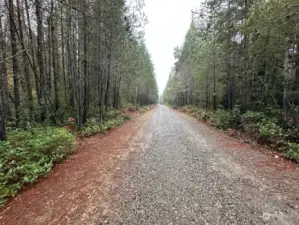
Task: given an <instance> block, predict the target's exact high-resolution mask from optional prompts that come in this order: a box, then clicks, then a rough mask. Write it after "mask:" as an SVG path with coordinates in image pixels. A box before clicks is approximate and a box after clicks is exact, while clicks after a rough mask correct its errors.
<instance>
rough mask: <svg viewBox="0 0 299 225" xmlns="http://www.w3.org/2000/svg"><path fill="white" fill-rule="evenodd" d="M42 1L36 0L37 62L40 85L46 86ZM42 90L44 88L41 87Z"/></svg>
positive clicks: (39, 94) (42, 116) (40, 93)
mask: <svg viewBox="0 0 299 225" xmlns="http://www.w3.org/2000/svg"><path fill="white" fill-rule="evenodd" d="M41 5H42V4H41V0H35V6H36V8H35V10H36V21H37V53H36V57H37V62H38V68H39V74H40V76H39V78H38V79H39V83H40V84H43V85H44V81H45V69H44V51H43V47H44V46H43V43H44V31H43V15H42V10H41V8H40V6H41ZM41 88H42V87H41ZM41 88H40V90H39V93H38V99H40V100H39V101H40V104H42V103H41V99H42V91H41ZM41 119H42V120H44V119H45V111H44V109H42V112H41Z"/></svg>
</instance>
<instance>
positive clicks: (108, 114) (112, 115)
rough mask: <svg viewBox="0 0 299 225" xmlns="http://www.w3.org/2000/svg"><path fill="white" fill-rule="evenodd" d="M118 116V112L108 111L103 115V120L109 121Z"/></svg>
mask: <svg viewBox="0 0 299 225" xmlns="http://www.w3.org/2000/svg"><path fill="white" fill-rule="evenodd" d="M118 116H120V111H119V110H109V111H107V112H106V113H105V114H104V120H111V119H114V118H116V117H118Z"/></svg>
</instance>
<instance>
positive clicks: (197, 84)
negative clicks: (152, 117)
mask: <svg viewBox="0 0 299 225" xmlns="http://www.w3.org/2000/svg"><path fill="white" fill-rule="evenodd" d="M298 24H299V2H298V1H297V0H220V1H218V0H217V1H216V0H205V1H204V3H203V4H202V7H201V8H200V9H199V10H194V11H193V12H192V23H191V25H190V28H189V30H188V32H187V34H186V37H185V42H184V44H183V46H181V47H177V48H176V49H175V51H174V55H175V58H176V60H177V61H176V63H175V66H174V67H173V69H172V72H171V74H170V76H169V80H168V84H167V87H166V89H165V91H164V94H163V101H164V102H165V103H168V104H171V105H176V106H185V105H193V106H197V108H201V109H204V110H205V111H206V113H203V112H200V113H199V114H201V116H199V117H200V118H201V119H210V120H212V123H213V124H214V125H216V126H217V127H220V128H229V127H230V128H237V129H241V130H242V131H249V130H250V133H251V135H253V136H258V138H259V139H262V140H263V142H266V143H271V145H273V146H275V147H277V148H278V149H282V146H283V147H284V149H288V150H289V156H290V158H293V159H297V160H298V161H299V144H298V143H299V137H298V128H299V52H298V44H299V39H298V38H299V25H298ZM213 112H214V113H213ZM195 114H196V113H195ZM212 117H213V118H212ZM290 149H291V150H290Z"/></svg>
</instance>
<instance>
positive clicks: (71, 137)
mask: <svg viewBox="0 0 299 225" xmlns="http://www.w3.org/2000/svg"><path fill="white" fill-rule="evenodd" d="M143 6H144V4H143V3H142V2H139V1H130V2H127V1H123V0H117V1H113V3H111V2H110V1H109V2H108V1H99V0H96V1H92V2H91V1H88V0H79V1H68V2H64V1H60V0H49V1H39V0H36V1H28V0H24V1H19V0H7V1H6V0H5V1H4V0H0V204H3V203H4V202H5V201H6V200H7V199H8V198H9V197H10V196H14V195H15V194H16V193H17V192H18V191H19V190H21V189H22V188H23V187H24V186H25V185H26V184H30V183H33V182H35V181H36V180H38V179H39V178H40V177H42V176H43V175H45V174H47V173H48V172H49V171H50V170H51V169H52V168H53V166H54V165H55V164H56V163H57V162H59V161H60V160H62V159H64V158H65V157H67V156H68V155H69V154H71V153H72V152H73V151H74V149H75V148H76V147H75V146H76V141H75V139H76V138H75V137H76V136H77V135H78V136H84V137H88V136H91V135H93V134H95V133H98V132H103V133H105V132H107V131H108V130H110V129H112V128H114V127H117V126H120V125H121V124H123V123H124V122H125V121H126V120H128V119H129V118H130V113H125V112H123V111H122V110H124V108H125V109H130V108H134V110H135V111H136V110H141V111H142V110H144V106H147V105H152V104H155V103H156V102H157V101H158V88H157V83H156V79H155V73H154V67H153V64H152V61H151V57H150V54H149V53H148V50H147V48H146V46H145V43H144V37H143V35H144V32H143V28H144V24H145V22H146V21H145V18H144V17H143V15H142V8H143Z"/></svg>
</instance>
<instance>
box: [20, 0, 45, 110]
mask: <svg viewBox="0 0 299 225" xmlns="http://www.w3.org/2000/svg"><path fill="white" fill-rule="evenodd" d="M24 1H25V7H26V17H27V25H28V30H29V39H30V44H31V51H30V52H31V58H32V69H33V72H34V74H35V76H34V78H35V89H36V97H37V103H38V105H39V106H41V88H40V83H39V78H38V75H37V68H36V62H35V43H34V41H33V35H32V29H31V19H30V15H29V5H28V0H24Z"/></svg>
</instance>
